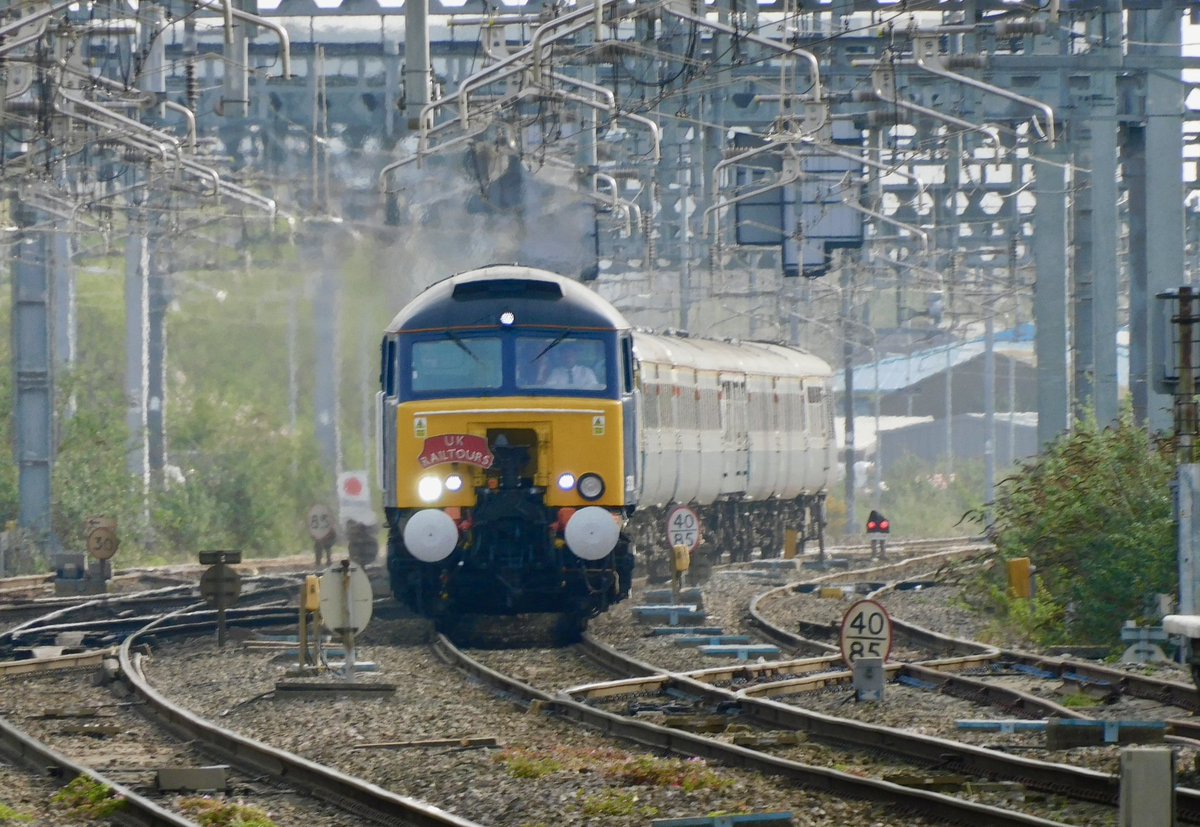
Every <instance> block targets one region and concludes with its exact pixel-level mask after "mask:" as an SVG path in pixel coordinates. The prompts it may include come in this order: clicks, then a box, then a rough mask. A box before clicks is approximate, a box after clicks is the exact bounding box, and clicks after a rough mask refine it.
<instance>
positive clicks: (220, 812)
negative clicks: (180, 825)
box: [179, 797, 275, 827]
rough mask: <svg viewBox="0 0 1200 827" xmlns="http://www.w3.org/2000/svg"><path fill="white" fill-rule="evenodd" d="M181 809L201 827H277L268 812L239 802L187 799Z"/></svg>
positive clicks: (182, 803)
mask: <svg viewBox="0 0 1200 827" xmlns="http://www.w3.org/2000/svg"><path fill="white" fill-rule="evenodd" d="M179 809H181V810H182V811H183V812H184V813H185V814H186V815H188V816H189V817H190V818H192V819H193V820H194V821H195V822H196V823H197V824H199V825H200V827H275V822H274V821H272V820H271V818H270V816H269V815H268V814H267V813H266V811H264V810H260V809H259V808H258V807H251V806H248V805H246V804H242V803H241V802H238V801H221V800H219V799H215V798H207V797H196V798H185V799H184V800H183V801H181V802H180V803H179Z"/></svg>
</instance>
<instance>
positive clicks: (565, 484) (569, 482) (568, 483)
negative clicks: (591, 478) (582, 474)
mask: <svg viewBox="0 0 1200 827" xmlns="http://www.w3.org/2000/svg"><path fill="white" fill-rule="evenodd" d="M558 487H559V488H560V489H562V490H563V491H570V490H571V489H572V488H574V487H575V475H574V474H570V473H567V474H559V476H558Z"/></svg>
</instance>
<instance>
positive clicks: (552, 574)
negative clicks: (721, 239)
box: [379, 265, 834, 628]
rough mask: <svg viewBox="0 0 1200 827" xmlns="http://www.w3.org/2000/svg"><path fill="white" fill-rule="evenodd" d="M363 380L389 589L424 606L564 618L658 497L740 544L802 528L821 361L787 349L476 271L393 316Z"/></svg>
mask: <svg viewBox="0 0 1200 827" xmlns="http://www.w3.org/2000/svg"><path fill="white" fill-rule="evenodd" d="M380 380H381V391H380V394H379V416H380V434H379V446H380V459H381V469H380V479H381V481H382V489H383V505H384V512H385V515H386V518H387V524H388V529H389V531H388V550H387V564H388V571H389V576H390V582H391V588H392V591H393V593H394V594H395V596H396V597H397V598H398V599H399V600H400V601H402V602H403V603H405V604H407V605H408V606H410V607H411V608H412V609H414V610H415V611H416V612H418V613H419V614H422V615H425V616H428V617H432V618H435V619H453V618H456V617H461V616H464V615H496V614H520V613H527V612H538V613H541V612H548V613H557V614H560V615H563V616H565V617H568V618H572V619H574V620H575V621H577V623H578V628H582V625H583V624H584V623H586V619H587V618H589V617H593V616H595V615H596V614H598V613H600V612H602V611H604V610H605V609H607V608H608V607H609V606H610V605H611V604H613V603H615V602H617V601H619V600H621V599H623V598H624V597H626V596H628V594H629V589H630V585H631V581H632V578H633V571H634V559H635V541H636V542H637V543H641V544H642V546H643V550H649V549H651V548H653V547H655V546H661V545H664V544H665V537H664V536H663V535H664V534H665V531H664V529H663V525H662V520H663V519H664V518H665V515H666V514H667V512H668V510H669V509H670V507H671V506H673V505H676V504H689V505H691V506H693V507H695V508H696V509H697V510H698V511H699V513H700V514H701V515H702V519H703V520H704V521H705V523H706V525H707V527H708V531H709V532H710V535H711V536H712V537H713V538H714V539H715V540H717V541H718V542H722V541H725V540H728V539H730V538H741V539H740V541H739V542H741V543H742V545H743V547H744V546H745V544H746V542H747V541H746V540H745V538H746V537H753V536H759V537H761V538H762V539H761V542H760V545H761V547H762V548H764V549H767V548H768V547H770V548H777V547H778V543H777V542H776V541H777V540H778V539H779V538H780V537H781V536H782V531H783V529H784V528H786V527H793V528H798V529H799V530H804V529H805V522H804V521H805V517H806V515H808V524H807V526H808V531H809V533H811V532H812V530H813V526H816V527H817V528H819V526H820V524H821V517H820V515H821V504H822V503H823V500H824V496H825V489H826V486H827V484H828V482H829V473H830V470H831V468H832V467H833V460H834V456H833V452H834V442H833V428H832V411H831V409H830V407H829V382H830V369H829V366H828V365H827V364H825V363H824V362H822V361H821V360H819V359H817V358H815V357H813V356H811V355H809V354H806V353H803V352H801V351H798V350H796V349H794V348H789V347H785V346H782V345H775V344H766V343H759V342H732V341H714V340H703V339H698V338H684V337H677V336H662V335H653V334H649V333H642V332H640V331H634V330H632V329H631V328H630V326H629V324H628V322H626V321H625V319H624V318H623V317H622V315H621V314H620V313H619V312H618V311H617V310H616V309H615V308H614V307H612V305H610V304H609V303H608V302H607V301H605V300H604V299H603V298H601V297H600V296H599V295H597V294H596V293H595V292H593V291H591V290H589V289H588V288H586V287H584V286H583V285H581V284H579V283H578V282H575V281H573V280H571V279H567V278H563V277H561V276H557V275H555V274H552V273H549V272H546V271H542V270H536V269H531V268H527V267H520V266H515V265H514V266H491V267H485V268H482V269H479V270H474V271H470V272H467V273H462V274H460V275H457V276H453V277H451V278H448V279H445V280H443V281H441V282H438V283H436V284H434V285H433V286H431V287H429V288H428V289H427V290H425V291H424V292H423V293H422V294H421V295H419V296H418V297H417V298H416V299H414V300H413V301H412V302H411V303H410V304H409V305H408V306H407V307H405V308H404V309H403V310H402V311H401V312H400V313H399V314H398V315H397V316H396V317H395V319H394V320H393V321H392V323H391V324H390V325H389V326H388V328H387V330H386V332H385V335H384V338H383V343H382V369H381V375H380ZM731 548H736V546H731Z"/></svg>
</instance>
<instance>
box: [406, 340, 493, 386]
mask: <svg viewBox="0 0 1200 827" xmlns="http://www.w3.org/2000/svg"><path fill="white" fill-rule="evenodd" d="M500 356H501V348H500V340H499V339H498V338H495V337H467V336H458V335H454V334H447V335H446V336H445V337H444V338H440V339H428V340H424V341H417V342H413V345H412V373H411V380H412V390H413V392H414V393H430V392H434V391H472V390H495V389H497V388H499V387H500V386H501V385H502V384H503V383H504V363H503V360H502V359H501V358H500Z"/></svg>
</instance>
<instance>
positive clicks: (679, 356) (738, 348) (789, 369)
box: [634, 331, 833, 377]
mask: <svg viewBox="0 0 1200 827" xmlns="http://www.w3.org/2000/svg"><path fill="white" fill-rule="evenodd" d="M634 342H635V346H636V348H637V354H638V359H639V360H641V361H643V362H653V363H655V364H663V365H670V366H672V367H681V368H692V369H695V370H716V371H723V370H725V371H733V372H738V373H751V374H765V375H769V376H796V377H814V376H816V377H826V376H831V375H832V373H833V371H832V369H831V368H830V367H829V364H828V363H826V362H825V360H823V359H821V358H819V357H817V356H813V355H812V354H811V353H807V352H806V351H803V350H799V349H797V348H794V347H789V346H787V345H779V344H773V343H771V342H753V341H721V340H716V339H697V338H692V337H683V336H662V335H658V334H655V333H645V332H642V331H637V332H636V333H634Z"/></svg>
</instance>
